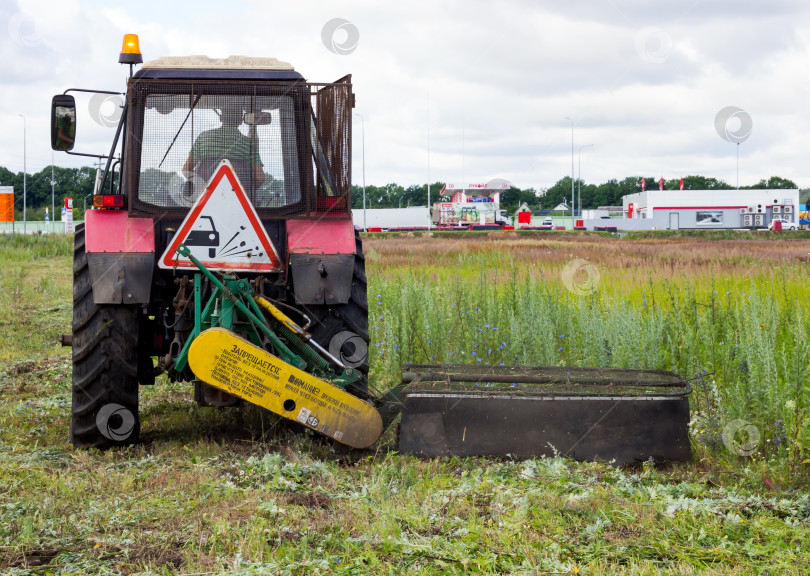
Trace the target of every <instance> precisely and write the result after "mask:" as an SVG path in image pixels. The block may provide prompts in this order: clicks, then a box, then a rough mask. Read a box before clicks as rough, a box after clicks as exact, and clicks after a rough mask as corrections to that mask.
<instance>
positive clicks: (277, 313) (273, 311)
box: [255, 296, 303, 334]
mask: <svg viewBox="0 0 810 576" xmlns="http://www.w3.org/2000/svg"><path fill="white" fill-rule="evenodd" d="M255 300H256V303H257V304H258V305H259V306H261V307H262V308H264V309H265V310H267V311H268V312H269V313H270V315H271V316H273V318H275V319H276V320H278V321H279V322H281V323H282V324H284V325H285V326H286V327H287V328H289V329H290V330H292V331H293V332H295V333H296V334H301V333H303V330H301V327H300V326H298V324H296V323H295V322H293V321H292V320H290V319H289V318H288V317H287V315H286V314H284V312H282V311H281V310H279V309H278V308H276V307H275V306H273V304H271V303H270V302H269V301H268V300H267V299H266V298H262V297H261V296H257V297H256V298H255Z"/></svg>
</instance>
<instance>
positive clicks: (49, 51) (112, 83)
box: [0, 0, 810, 189]
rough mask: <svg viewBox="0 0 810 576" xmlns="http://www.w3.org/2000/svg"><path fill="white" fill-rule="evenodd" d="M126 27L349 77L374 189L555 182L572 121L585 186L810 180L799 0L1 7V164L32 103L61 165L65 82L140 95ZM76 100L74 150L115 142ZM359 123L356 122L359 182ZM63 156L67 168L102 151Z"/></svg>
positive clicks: (45, 154)
mask: <svg viewBox="0 0 810 576" xmlns="http://www.w3.org/2000/svg"><path fill="white" fill-rule="evenodd" d="M338 18H339V19H342V21H336V20H335V19H338ZM127 32H133V33H137V34H139V36H140V45H141V50H142V52H143V54H144V59H145V60H149V59H152V58H156V57H158V56H180V55H190V54H207V55H209V56H215V57H224V56H228V55H231V54H241V55H250V56H274V57H277V58H279V59H281V60H285V61H288V62H291V63H292V64H293V65H294V66H295V68H296V69H297V70H298V71H300V72H301V73H302V74H303V75H304V76H305V77H306V78H307V79H309V80H311V81H317V82H329V81H332V80H336V79H338V78H340V77H342V76H343V75H345V74H352V75H353V83H354V90H355V93H356V95H357V108H356V112H358V113H359V114H360V115H362V117H363V119H364V120H363V121H364V124H365V162H366V170H365V172H366V182H367V183H368V184H378V185H380V184H385V183H388V182H397V183H400V184H403V185H409V184H417V183H420V182H426V181H427V179H428V177H430V180H431V181H437V180H441V181H445V182H461V181H466V182H485V181H488V180H490V179H492V178H495V177H502V178H506V179H508V180H510V181H511V182H513V183H514V184H516V185H517V186H520V187H529V186H532V187H535V188H537V189H541V188H545V187H548V186H550V185H552V184H553V183H554V182H556V181H557V180H558V179H560V178H561V177H563V176H566V175H570V174H571V170H572V150H571V139H572V138H571V136H572V134H571V132H572V130H571V126H572V123H571V120H568V119H567V118H573V128H574V130H573V137H574V171H575V173H576V172H577V170H578V169H579V159H580V154H581V174H582V178H583V179H584V180H585V181H586V182H594V183H599V182H603V181H605V180H607V179H609V178H623V177H625V176H629V175H636V174H638V175H641V174H643V175H647V176H651V175H654V176H655V177H660V176H663V177H664V178H679V177H681V176H683V175H688V174H702V175H706V176H713V177H716V178H720V179H723V180H725V181H726V182H729V183H730V184H734V183H735V182H736V180H737V156H736V154H737V151H738V150H739V179H740V184H751V183H755V182H757V181H758V180H759V179H761V178H766V177H768V176H771V175H779V176H782V177H785V178H790V179H792V180H794V181H795V182H796V183H797V184H798V185H799V186H800V187H808V186H810V162H808V152H809V151H810V149H809V147H808V136H807V135H808V133H810V115H809V114H808V112H809V111H808V107H810V74H808V71H809V70H808V69H809V68H810V4H808V3H807V2H806V1H800V0H772V1H770V2H767V3H765V2H748V3H744V2H738V1H731V0H696V1H695V0H685V1H677V2H674V1H655V2H653V1H651V0H650V1H647V2H642V1H640V0H637V1H630V0H607V1H604V0H602V1H596V0H580V1H572V2H567V3H564V2H552V1H550V0H544V1H529V0H506V1H503V0H502V1H500V2H497V3H496V2H483V1H480V0H467V1H455V0H453V1H445V2H435V1H434V2H429V1H409V2H380V1H370V0H369V1H335V0H331V1H312V2H308V1H306V0H302V1H300V2H272V1H268V0H229V1H228V2H210V1H207V0H199V1H196V2H187V3H186V2H168V1H166V0H163V1H160V2H158V1H154V0H139V1H138V2H132V3H111V2H102V1H100V0H99V1H96V0H58V1H56V0H30V1H29V0H20V1H16V2H15V1H13V0H0V86H2V90H0V125H1V126H2V131H0V166H5V167H7V168H9V169H11V170H13V171H20V170H22V168H23V146H22V144H23V133H24V127H23V119H22V118H20V117H19V115H24V116H25V133H26V135H27V155H26V157H27V164H28V171H29V173H30V172H34V171H37V170H39V169H41V168H42V167H43V166H46V165H49V164H50V163H51V150H50V147H49V142H48V114H49V108H50V99H51V96H52V95H53V94H55V93H61V92H62V91H64V90H65V89H66V88H69V87H83V88H97V89H111V90H121V91H123V90H124V88H125V80H126V75H127V69H126V67H124V66H121V65H119V64H118V63H117V59H118V53H119V51H120V48H121V38H122V35H123V34H124V33H127ZM79 105H80V107H82V108H81V109H80V117H79V133H78V144H77V146H76V150H77V151H87V152H94V153H103V152H105V151H106V147H107V146H108V143H109V142H110V140H111V139H112V136H113V132H114V128H111V127H105V126H102V124H104V123H105V117H106V115H109V114H110V113H113V114H114V112H113V111H111V110H108V109H106V108H102V109H101V110H96V111H94V110H93V109H92V107H91V106H90V105H89V103H87V104H84V103H82V101H81V100H80V101H79ZM729 106H734V107H736V108H734V109H728V107H729ZM722 110H726V112H725V116H726V117H727V120H726V121H723V120H720V122H719V123H718V122H716V120H717V116H718V113H720V112H721V111H722ZM94 116H95V117H94ZM360 128H361V121H360V118H358V117H356V122H355V140H354V142H355V148H354V160H355V162H354V172H353V180H354V182H355V183H358V184H359V183H361V182H362V154H361V148H362V142H363V138H362V137H361V130H360ZM718 129H719V130H718ZM749 129H750V130H749ZM737 141H741V143H740V144H739V147H738V145H737V144H736V142H737ZM588 144H593V146H592V147H587V148H584V149H582V150H581V152H580V148H581V147H583V146H586V145H588ZM54 154H55V156H54V161H55V163H56V165H61V166H77V165H84V164H88V163H89V162H88V160H89V159H81V158H76V157H71V156H68V155H66V154H64V153H54Z"/></svg>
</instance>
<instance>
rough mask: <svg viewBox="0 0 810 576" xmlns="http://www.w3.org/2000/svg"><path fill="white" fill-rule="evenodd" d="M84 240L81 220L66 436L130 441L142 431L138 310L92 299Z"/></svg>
mask: <svg viewBox="0 0 810 576" xmlns="http://www.w3.org/2000/svg"><path fill="white" fill-rule="evenodd" d="M84 240H85V234H84V224H79V225H78V226H77V227H76V235H75V240H74V248H73V403H72V409H71V419H70V437H71V440H72V442H73V445H74V446H76V447H77V448H79V447H86V448H90V447H95V448H107V447H111V446H117V445H126V444H134V443H136V442H137V441H138V436H139V434H140V421H139V419H138V352H137V351H138V315H137V309H136V308H135V307H133V306H125V305H120V304H114V305H97V304H96V303H95V302H94V301H93V286H92V282H91V280H90V271H89V269H88V266H87V257H86V254H85V246H84Z"/></svg>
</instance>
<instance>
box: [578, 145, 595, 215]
mask: <svg viewBox="0 0 810 576" xmlns="http://www.w3.org/2000/svg"><path fill="white" fill-rule="evenodd" d="M589 146H593V144H585V146H580V147H579V166H578V167H577V195H578V196H579V217H580V218H582V188H581V184H582V149H583V148H588V147H589Z"/></svg>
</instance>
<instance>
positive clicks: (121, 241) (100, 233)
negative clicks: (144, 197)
mask: <svg viewBox="0 0 810 576" xmlns="http://www.w3.org/2000/svg"><path fill="white" fill-rule="evenodd" d="M85 252H86V254H87V266H88V269H89V272H90V281H91V283H92V286H93V301H94V302H95V303H96V304H148V303H149V297H150V293H151V289H152V273H153V270H154V268H155V223H154V220H153V219H151V218H130V217H129V214H128V213H127V212H125V211H122V210H88V211H87V212H86V213H85Z"/></svg>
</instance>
